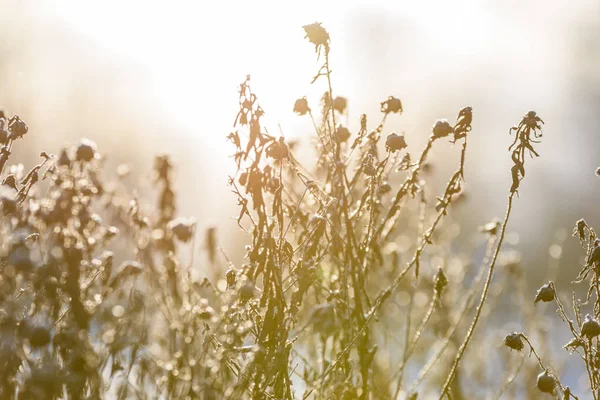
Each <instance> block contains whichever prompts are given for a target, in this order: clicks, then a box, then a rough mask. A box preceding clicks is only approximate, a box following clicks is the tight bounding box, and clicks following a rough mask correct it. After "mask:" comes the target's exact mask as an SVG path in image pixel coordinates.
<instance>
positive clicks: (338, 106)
mask: <svg viewBox="0 0 600 400" xmlns="http://www.w3.org/2000/svg"><path fill="white" fill-rule="evenodd" d="M347 107H348V100H347V99H346V98H345V97H341V96H338V97H336V98H335V99H333V109H334V110H336V111H337V112H339V113H340V114H343V113H344V112H345V111H346V108H347Z"/></svg>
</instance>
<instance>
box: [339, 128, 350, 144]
mask: <svg viewBox="0 0 600 400" xmlns="http://www.w3.org/2000/svg"><path fill="white" fill-rule="evenodd" d="M335 137H336V138H337V140H339V141H340V142H345V141H347V140H348V139H350V131H349V130H348V128H346V127H345V126H341V125H340V126H338V127H337V129H336V130H335Z"/></svg>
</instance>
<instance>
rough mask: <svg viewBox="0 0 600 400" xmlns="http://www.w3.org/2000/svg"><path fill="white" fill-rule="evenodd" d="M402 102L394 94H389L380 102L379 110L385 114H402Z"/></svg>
mask: <svg viewBox="0 0 600 400" xmlns="http://www.w3.org/2000/svg"><path fill="white" fill-rule="evenodd" d="M402 111H403V110H402V102H401V101H400V99H397V98H395V97H394V96H389V97H388V99H387V100H386V101H382V102H381V112H382V113H385V114H389V113H397V114H402Z"/></svg>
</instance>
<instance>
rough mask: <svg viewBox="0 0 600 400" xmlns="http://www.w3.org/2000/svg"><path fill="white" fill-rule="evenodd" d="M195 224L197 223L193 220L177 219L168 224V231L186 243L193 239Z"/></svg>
mask: <svg viewBox="0 0 600 400" xmlns="http://www.w3.org/2000/svg"><path fill="white" fill-rule="evenodd" d="M195 224H196V221H195V220H194V219H193V218H176V219H174V220H172V221H170V222H169V223H168V224H167V229H169V231H170V232H172V233H173V235H174V236H175V237H176V238H177V240H179V241H181V242H184V243H185V242H188V241H189V240H190V239H191V238H192V236H193V234H194V226H195Z"/></svg>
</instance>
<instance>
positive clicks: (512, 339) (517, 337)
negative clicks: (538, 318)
mask: <svg viewBox="0 0 600 400" xmlns="http://www.w3.org/2000/svg"><path fill="white" fill-rule="evenodd" d="M504 345H505V346H506V347H508V348H510V349H512V350H517V351H521V350H523V347H524V344H523V340H522V338H521V333H519V332H512V333H509V334H508V335H506V337H505V338H504Z"/></svg>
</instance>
